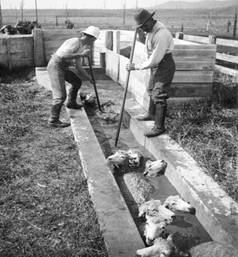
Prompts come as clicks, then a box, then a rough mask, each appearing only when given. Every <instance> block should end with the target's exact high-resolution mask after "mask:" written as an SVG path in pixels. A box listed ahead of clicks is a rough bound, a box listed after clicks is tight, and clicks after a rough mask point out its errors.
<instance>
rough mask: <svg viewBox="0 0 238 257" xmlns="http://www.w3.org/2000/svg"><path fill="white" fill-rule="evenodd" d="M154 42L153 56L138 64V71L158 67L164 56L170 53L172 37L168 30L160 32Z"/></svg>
mask: <svg viewBox="0 0 238 257" xmlns="http://www.w3.org/2000/svg"><path fill="white" fill-rule="evenodd" d="M154 40H155V42H154V44H155V48H154V50H153V51H152V54H151V56H150V57H149V58H148V59H147V60H146V61H145V62H143V63H141V64H137V65H136V68H137V69H139V70H144V69H148V68H152V67H155V66H157V65H158V64H159V63H160V62H161V60H162V59H163V57H164V55H165V54H166V53H167V52H168V50H169V46H170V43H171V42H170V41H171V36H170V34H169V33H167V31H166V30H161V31H159V32H158V33H157V34H156V35H155V38H154ZM172 40H173V39H172Z"/></svg>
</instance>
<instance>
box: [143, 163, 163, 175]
mask: <svg viewBox="0 0 238 257" xmlns="http://www.w3.org/2000/svg"><path fill="white" fill-rule="evenodd" d="M166 168H167V162H166V161H164V160H156V161H151V160H148V161H147V162H146V163H145V171H144V176H148V177H157V176H161V175H164V173H165V170H166Z"/></svg>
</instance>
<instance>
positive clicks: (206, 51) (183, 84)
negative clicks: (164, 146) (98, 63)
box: [106, 32, 216, 107]
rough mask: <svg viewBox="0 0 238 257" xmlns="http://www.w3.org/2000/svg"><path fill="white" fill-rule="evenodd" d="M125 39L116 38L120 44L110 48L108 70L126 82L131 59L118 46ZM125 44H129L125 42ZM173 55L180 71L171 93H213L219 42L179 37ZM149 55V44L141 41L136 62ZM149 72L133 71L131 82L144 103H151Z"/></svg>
mask: <svg viewBox="0 0 238 257" xmlns="http://www.w3.org/2000/svg"><path fill="white" fill-rule="evenodd" d="M117 33H118V32H117ZM122 33H123V32H122ZM117 38H118V36H117ZM114 39H115V37H114ZM121 42H122V41H120V40H119V39H117V42H113V45H115V44H116V45H117V47H114V48H113V50H109V49H107V50H106V73H107V74H108V75H109V76H110V77H111V78H113V79H114V80H115V81H117V82H119V83H120V84H122V85H125V81H126V76H127V71H126V69H125V66H126V64H127V63H128V62H129V59H128V58H126V57H124V56H122V55H120V54H119V53H120V51H119V50H118V49H120V48H121V47H118V44H119V43H121ZM122 45H123V46H125V44H124V43H123V42H122ZM173 56H174V59H175V63H176V72H175V76H174V79H173V83H172V89H171V95H172V96H173V97H206V98H208V97H210V96H211V94H212V83H213V73H214V66H215V56H216V45H214V44H206V45H205V44H197V43H189V42H186V41H184V40H179V39H175V49H174V51H173ZM145 58H146V52H145V47H144V45H143V44H141V43H140V42H137V43H136V46H135V54H134V59H133V62H135V63H138V62H143V61H144V60H145ZM149 76H150V71H149V70H143V71H133V72H131V77H130V82H129V91H130V92H132V93H133V95H134V96H135V98H136V100H137V101H138V102H139V103H140V104H141V105H142V106H144V107H146V106H147V105H148V95H147V93H146V85H147V84H148V81H149Z"/></svg>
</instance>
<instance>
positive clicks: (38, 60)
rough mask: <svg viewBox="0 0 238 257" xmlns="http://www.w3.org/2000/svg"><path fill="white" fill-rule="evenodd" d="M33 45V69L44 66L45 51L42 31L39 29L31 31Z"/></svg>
mask: <svg viewBox="0 0 238 257" xmlns="http://www.w3.org/2000/svg"><path fill="white" fill-rule="evenodd" d="M33 45H34V51H33V53H34V65H35V67H42V66H45V64H46V63H45V51H44V39H43V31H42V30H41V29H34V30H33Z"/></svg>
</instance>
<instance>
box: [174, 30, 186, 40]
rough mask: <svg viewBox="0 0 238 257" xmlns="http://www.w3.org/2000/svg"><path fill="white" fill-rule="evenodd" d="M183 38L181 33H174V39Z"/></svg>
mask: <svg viewBox="0 0 238 257" xmlns="http://www.w3.org/2000/svg"><path fill="white" fill-rule="evenodd" d="M183 37H184V34H183V32H176V33H175V38H178V39H183Z"/></svg>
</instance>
